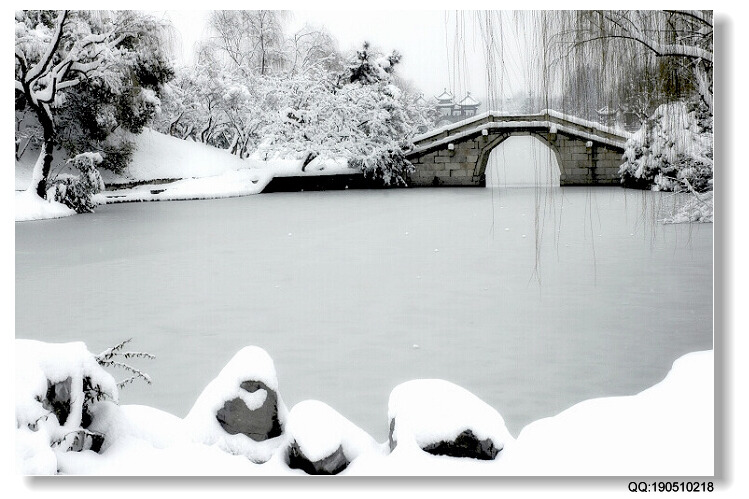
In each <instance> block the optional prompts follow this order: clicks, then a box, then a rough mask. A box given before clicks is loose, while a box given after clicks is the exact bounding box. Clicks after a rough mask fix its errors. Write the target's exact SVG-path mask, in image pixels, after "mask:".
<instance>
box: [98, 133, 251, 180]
mask: <svg viewBox="0 0 749 499" xmlns="http://www.w3.org/2000/svg"><path fill="white" fill-rule="evenodd" d="M134 140H135V151H133V157H132V161H131V162H130V164H129V165H128V167H127V171H126V173H125V174H124V175H116V174H113V173H111V172H102V176H103V177H104V182H105V183H106V184H107V186H109V187H111V185H110V184H117V183H123V182H130V181H133V180H136V181H150V180H156V179H184V178H193V177H210V176H215V175H221V174H223V173H226V172H229V171H233V170H241V169H243V168H246V167H247V164H246V163H245V161H244V160H242V159H241V158H239V157H238V156H235V155H233V154H230V153H229V152H227V151H223V150H221V149H217V148H215V147H211V146H208V145H205V144H200V143H197V142H192V141H189V140H182V139H178V138H177V137H172V136H171V135H165V134H163V133H159V132H156V131H154V130H152V129H150V128H144V129H143V132H142V133H141V134H139V135H137V136H135V137H134Z"/></svg>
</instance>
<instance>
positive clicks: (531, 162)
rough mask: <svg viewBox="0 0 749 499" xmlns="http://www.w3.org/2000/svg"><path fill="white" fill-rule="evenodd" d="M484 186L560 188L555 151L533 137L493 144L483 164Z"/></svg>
mask: <svg viewBox="0 0 749 499" xmlns="http://www.w3.org/2000/svg"><path fill="white" fill-rule="evenodd" d="M485 175H486V186H487V187H532V186H547V187H559V185H560V178H561V169H560V166H559V160H558V157H557V152H556V151H554V149H552V147H551V146H549V144H548V143H546V141H544V140H541V139H540V138H538V137H537V136H535V135H514V136H511V137H508V138H506V139H504V140H503V141H501V142H500V143H499V144H498V145H496V146H495V147H494V148H493V149H492V150H491V152H490V153H489V157H488V159H487V162H486V169H485Z"/></svg>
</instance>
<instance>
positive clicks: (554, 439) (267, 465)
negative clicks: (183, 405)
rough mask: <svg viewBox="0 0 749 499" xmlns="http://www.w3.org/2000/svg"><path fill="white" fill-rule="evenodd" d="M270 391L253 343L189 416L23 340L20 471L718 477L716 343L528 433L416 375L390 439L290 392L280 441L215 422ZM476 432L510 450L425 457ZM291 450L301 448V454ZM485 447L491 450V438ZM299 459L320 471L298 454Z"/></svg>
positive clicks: (76, 348)
mask: <svg viewBox="0 0 749 499" xmlns="http://www.w3.org/2000/svg"><path fill="white" fill-rule="evenodd" d="M86 379H88V380H90V381H85V380H86ZM245 381H253V382H255V385H254V386H248V388H250V389H254V391H247V390H245V389H243V388H242V387H241V385H242V384H243V383H244V382H245ZM261 383H262V385H261ZM94 386H95V387H96V390H97V392H99V393H106V394H108V395H106V397H105V398H106V400H99V401H96V402H92V400H93V399H92V398H91V397H88V399H87V398H86V394H85V393H84V392H85V391H88V392H89V394H91V393H92V392H91V389H93V387H94ZM246 386H247V385H246ZM263 386H264V387H265V388H264V387H263ZM85 387H90V388H88V389H86V388H85ZM271 390H272V391H273V392H275V393H276V394H277V393H278V381H277V378H276V373H275V369H274V366H273V362H272V360H271V359H270V356H269V355H268V354H267V353H266V352H265V351H264V350H262V349H261V348H258V347H246V348H244V349H242V350H241V351H240V352H239V353H237V354H236V355H235V356H234V358H232V359H231V361H230V362H229V364H227V366H226V367H225V368H224V369H223V370H222V371H221V373H220V374H219V376H218V377H217V378H216V379H215V380H214V381H213V382H211V383H210V384H209V385H208V386H207V387H206V389H205V390H204V392H203V393H202V394H201V395H200V397H199V399H198V401H197V402H196V404H195V407H193V410H192V411H191V412H190V414H189V415H188V417H187V418H185V419H184V420H182V419H180V418H178V417H176V416H173V415H171V414H168V413H165V412H163V411H159V410H157V409H153V408H150V407H146V406H130V405H126V406H120V405H118V404H117V403H116V400H117V386H116V384H115V383H114V380H113V379H112V378H111V376H109V375H108V374H107V373H106V372H104V371H103V369H102V368H101V367H100V366H99V364H98V362H97V361H96V357H94V356H93V355H92V354H91V353H90V352H89V351H88V350H87V349H86V347H85V345H84V344H83V343H65V344H46V343H41V342H36V341H29V340H16V432H15V433H16V438H15V441H16V442H15V445H16V468H17V471H18V473H20V474H26V475H43V474H57V473H59V474H72V475H130V476H137V475H162V476H176V475H181V476H190V475H193V476H195V475H200V476H208V475H222V476H239V475H258V476H270V475H274V476H275V475H281V476H287V475H300V474H303V473H304V471H307V472H308V473H309V472H312V473H321V472H336V471H338V472H340V474H343V475H371V476H394V475H405V476H426V475H434V476H462V475H473V476H477V475H487V476H503V475H515V476H548V475H556V476H570V475H575V476H590V475H601V476H712V474H713V473H714V458H715V456H714V412H713V411H714V404H713V395H714V392H713V352H712V351H706V352H695V353H691V354H687V355H685V356H683V357H681V358H680V359H678V360H677V361H676V362H674V365H673V368H672V369H671V371H670V372H669V374H668V375H667V376H666V378H665V379H664V380H663V381H662V382H661V383H658V384H657V385H655V386H653V387H651V388H649V389H647V390H645V391H643V392H641V393H639V394H637V395H633V396H626V397H607V398H599V399H592V400H588V401H585V402H581V403H580V404H577V405H575V406H573V407H571V408H570V409H568V410H565V411H563V412H561V413H560V414H558V415H556V416H553V417H550V418H546V419H542V420H539V421H536V422H533V423H531V424H529V425H528V426H526V427H525V428H524V429H523V430H522V431H521V433H520V435H519V437H518V439H517V440H514V439H512V437H511V436H510V435H509V433H508V432H507V430H506V428H505V425H504V421H503V420H502V417H501V416H500V415H499V413H497V411H496V410H494V409H493V408H491V407H489V406H487V405H486V404H485V403H484V402H482V401H481V400H480V399H478V398H477V397H476V396H475V395H473V394H471V393H469V392H467V391H466V390H464V389H463V388H461V387H459V386H456V385H454V384H452V383H449V382H447V381H443V380H414V381H410V382H407V383H403V384H401V385H399V386H397V387H396V388H395V389H394V390H393V392H392V393H391V396H390V400H389V408H388V415H389V418H390V420H391V421H392V426H391V430H392V431H391V438H390V441H389V442H384V443H377V442H375V441H374V440H373V439H372V437H371V436H369V435H368V434H367V433H366V432H364V431H363V430H361V429H360V428H359V427H357V426H356V425H354V424H353V423H352V422H350V421H349V420H347V419H346V418H345V417H344V416H342V415H341V414H339V413H338V412H336V411H335V410H334V409H332V408H331V407H329V406H327V405H326V404H324V403H322V402H319V401H315V400H307V401H304V402H300V403H298V404H296V405H295V406H294V408H293V409H292V410H291V412H290V413H288V414H286V409H285V407H284V405H283V403H282V402H281V400H280V397H279V398H278V400H277V405H278V407H277V409H278V423H279V425H280V426H281V428H282V429H283V433H281V434H280V435H279V436H277V437H273V438H269V439H267V440H264V441H256V440H254V439H253V438H251V437H250V436H248V435H245V434H241V433H238V434H235V435H231V434H229V433H227V432H226V431H225V430H224V429H223V427H222V426H221V423H220V422H219V420H218V419H217V417H216V416H217V413H218V411H219V410H220V409H221V408H222V407H224V406H225V404H226V402H227V401H229V400H234V399H239V400H241V401H242V402H243V403H244V404H245V406H246V407H247V410H249V411H252V410H258V409H259V408H261V407H262V406H263V404H265V403H266V402H267V401H268V400H269V396H268V395H269V394H270V392H271ZM263 392H265V393H263ZM67 400H69V403H68V402H66V401H67ZM86 400H88V402H86ZM86 414H87V415H86ZM63 415H64V417H63ZM469 431H470V434H472V435H473V440H471V443H472V444H473V445H474V446H476V444H479V447H480V443H481V442H486V443H487V444H488V443H489V442H491V445H492V446H493V447H494V449H495V450H499V449H502V450H501V452H499V454H497V455H496V458H494V459H486V460H484V459H456V458H455V457H452V456H454V455H456V454H451V452H442V453H440V452H434V453H429V452H425V451H424V450H425V449H430V446H431V451H436V450H438V449H439V448H440V446H442V445H443V443H447V444H451V443H455V442H456V441H458V444H460V443H461V439H464V440H465V439H467V438H468V432H469ZM92 434H100V435H103V436H104V437H105V438H104V442H103V445H102V446H101V449H100V451H99V452H98V453H97V452H92V451H91V449H88V448H87V446H89V447H90V446H91V445H92V443H91V442H88V443H87V439H90V438H92ZM389 443H390V446H389V445H388V444H389ZM389 447H392V451H390V449H389ZM71 448H72V450H79V451H80V452H72V451H71ZM292 448H294V449H296V450H295V451H294V452H297V453H298V454H297V456H296V457H295V458H291V449H292ZM459 448H460V449H461V451H460V452H462V449H463V447H460V446H459ZM442 450H445V449H444V448H443V449H442ZM479 450H480V449H479ZM485 452H486V453H487V454H489V455H490V454H491V453H492V452H491V450H490V447H488V445H487V446H486V447H485ZM444 454H447V455H444ZM457 455H464V454H460V453H458V454H457ZM302 457H303V458H304V460H305V461H306V462H307V463H309V466H311V467H310V468H309V469H306V468H305V466H307V464H304V465H302V464H300V463H301V461H299V460H296V461H295V459H297V458H300V459H301V458H302ZM248 458H249V459H248ZM303 470H304V471H303Z"/></svg>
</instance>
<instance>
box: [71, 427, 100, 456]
mask: <svg viewBox="0 0 749 499" xmlns="http://www.w3.org/2000/svg"><path fill="white" fill-rule="evenodd" d="M103 444H104V435H102V434H101V433H96V432H92V431H86V430H80V431H78V432H77V433H76V434H75V437H74V438H73V442H72V443H71V444H70V446H69V447H68V451H69V452H81V451H84V450H90V451H94V452H99V451H100V450H101V446H102V445H103Z"/></svg>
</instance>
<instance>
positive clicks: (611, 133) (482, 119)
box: [414, 110, 631, 148]
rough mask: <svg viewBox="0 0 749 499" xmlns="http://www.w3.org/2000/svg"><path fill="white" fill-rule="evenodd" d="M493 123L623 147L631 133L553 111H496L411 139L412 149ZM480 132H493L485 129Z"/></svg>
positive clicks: (479, 129)
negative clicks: (590, 138) (555, 131)
mask: <svg viewBox="0 0 749 499" xmlns="http://www.w3.org/2000/svg"><path fill="white" fill-rule="evenodd" d="M492 123H523V124H524V125H525V126H528V124H530V123H538V125H539V126H546V127H547V128H549V127H550V126H551V125H557V126H558V128H559V127H561V128H562V130H564V131H572V132H573V134H574V132H578V133H583V134H585V135H586V136H593V137H600V138H601V139H605V141H606V142H610V143H614V144H616V145H620V146H623V145H624V143H625V142H626V140H627V139H628V138H629V137H630V136H631V134H630V133H628V132H625V131H623V130H617V129H614V128H610V127H606V126H603V125H600V124H598V123H595V122H592V121H587V120H583V119H581V118H577V117H575V116H570V115H565V114H563V113H560V112H558V111H554V110H544V111H542V112H540V113H534V114H506V113H501V112H497V111H487V112H485V113H481V114H479V115H476V116H475V117H472V118H470V119H467V120H463V121H459V122H457V123H454V124H451V125H446V126H443V127H440V128H437V129H435V130H431V131H428V132H425V133H423V134H420V135H417V136H416V137H414V145H415V146H416V147H417V148H421V147H423V146H426V145H427V144H430V143H433V142H437V141H441V140H442V139H446V138H448V137H453V136H462V135H465V133H466V132H471V131H478V133H480V131H481V129H482V126H483V125H490V124H492ZM483 128H492V127H490V126H484V127H483Z"/></svg>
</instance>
